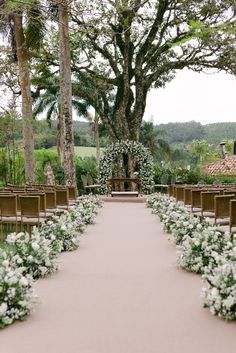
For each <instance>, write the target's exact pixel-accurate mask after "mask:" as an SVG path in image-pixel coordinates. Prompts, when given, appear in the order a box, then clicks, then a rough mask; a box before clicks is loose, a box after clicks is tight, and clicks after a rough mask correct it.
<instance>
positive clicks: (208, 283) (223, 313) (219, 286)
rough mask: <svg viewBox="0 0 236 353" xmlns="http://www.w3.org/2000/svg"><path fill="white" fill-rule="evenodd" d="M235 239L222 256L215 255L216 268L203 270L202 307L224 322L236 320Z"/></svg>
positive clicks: (209, 267)
mask: <svg viewBox="0 0 236 353" xmlns="http://www.w3.org/2000/svg"><path fill="white" fill-rule="evenodd" d="M235 243H236V239H235V236H234V238H233V239H232V243H231V246H230V245H229V247H228V250H226V251H225V252H224V253H223V254H221V255H219V254H215V261H216V263H217V266H214V267H211V266H208V267H207V268H205V271H204V275H203V280H204V287H203V289H202V293H201V296H202V298H203V305H204V306H205V307H209V309H210V311H211V313H212V314H213V315H218V316H219V317H222V318H224V319H226V320H236V246H235Z"/></svg>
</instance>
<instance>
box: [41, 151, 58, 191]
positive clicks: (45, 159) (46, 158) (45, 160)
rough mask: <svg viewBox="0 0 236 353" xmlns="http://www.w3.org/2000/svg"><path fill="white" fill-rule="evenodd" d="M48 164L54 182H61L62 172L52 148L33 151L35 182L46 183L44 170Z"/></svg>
mask: <svg viewBox="0 0 236 353" xmlns="http://www.w3.org/2000/svg"><path fill="white" fill-rule="evenodd" d="M48 164H50V165H51V167H52V169H53V173H54V175H55V180H56V183H57V184H62V183H63V181H64V173H63V170H62V167H61V165H60V162H59V159H58V154H57V152H56V151H54V150H37V151H35V165H36V183H38V184H46V176H45V175H44V171H45V168H46V166H47V165H48Z"/></svg>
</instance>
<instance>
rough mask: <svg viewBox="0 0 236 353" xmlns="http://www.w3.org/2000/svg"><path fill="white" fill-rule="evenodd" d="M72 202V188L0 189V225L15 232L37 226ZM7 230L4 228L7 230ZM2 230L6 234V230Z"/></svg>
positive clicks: (68, 206)
mask: <svg viewBox="0 0 236 353" xmlns="http://www.w3.org/2000/svg"><path fill="white" fill-rule="evenodd" d="M75 202H76V191H75V188H74V189H73V188H67V187H64V188H62V187H59V188H44V189H42V188H38V189H33V188H30V189H27V188H24V189H23V188H22V189H20V190H19V189H17V188H11V189H7V188H6V189H4V190H1V191H0V226H1V236H2V235H3V227H4V226H6V227H7V228H9V227H10V226H11V229H14V230H15V231H18V230H19V229H20V230H23V229H25V227H26V228H27V230H28V231H29V233H30V232H31V228H32V226H34V225H36V226H40V224H41V223H42V222H43V221H44V220H45V218H49V217H52V216H53V215H54V214H60V213H62V212H64V210H68V209H69V208H70V207H71V206H72V205H74V204H75ZM7 232H8V230H7ZM7 232H6V233H7Z"/></svg>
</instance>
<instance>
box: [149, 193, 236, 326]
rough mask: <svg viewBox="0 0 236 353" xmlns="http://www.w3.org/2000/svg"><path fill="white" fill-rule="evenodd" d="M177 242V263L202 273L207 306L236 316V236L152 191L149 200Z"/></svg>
mask: <svg viewBox="0 0 236 353" xmlns="http://www.w3.org/2000/svg"><path fill="white" fill-rule="evenodd" d="M147 206H148V207H151V208H152V210H153V213H155V214H158V215H159V216H160V219H161V221H162V222H163V228H164V230H165V231H167V232H168V233H171V234H172V235H173V238H174V241H175V243H176V244H177V249H178V251H177V254H178V259H177V262H178V264H179V265H180V266H181V267H182V268H184V269H186V270H188V271H192V272H196V273H201V274H203V279H204V283H205V286H204V288H203V290H202V293H201V295H202V298H203V305H204V307H208V308H209V309H210V311H211V313H212V314H214V315H218V316H220V317H222V318H224V319H226V320H235V319H236V237H233V238H232V236H231V235H230V234H229V233H221V232H218V231H217V230H216V229H215V228H214V227H213V226H211V225H210V224H209V223H208V222H207V221H204V222H202V223H200V220H199V219H198V218H197V217H196V218H193V216H192V215H191V214H190V213H189V212H188V210H187V209H186V208H185V207H183V206H180V205H179V204H178V203H177V202H176V201H175V199H174V198H169V197H167V196H166V195H162V194H153V195H152V196H151V197H150V198H149V199H148V202H147Z"/></svg>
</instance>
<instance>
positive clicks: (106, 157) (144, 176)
mask: <svg viewBox="0 0 236 353" xmlns="http://www.w3.org/2000/svg"><path fill="white" fill-rule="evenodd" d="M122 153H126V154H131V155H132V156H133V157H134V159H135V161H136V162H137V163H138V165H139V172H138V175H137V177H138V178H139V179H140V180H141V182H142V189H143V192H144V193H146V194H149V193H151V192H152V189H153V185H154V181H153V158H152V155H151V153H150V151H149V150H148V149H147V148H145V147H144V146H143V145H142V144H141V143H139V142H135V141H128V140H127V141H123V140H122V141H118V142H116V143H113V144H112V145H111V146H109V147H108V148H106V149H105V151H104V152H103V155H102V157H101V158H100V162H99V183H100V185H101V193H102V194H104V193H106V191H107V187H106V181H107V179H109V178H110V177H111V170H112V163H113V162H114V161H115V160H116V159H117V157H118V156H119V155H120V154H122Z"/></svg>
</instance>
